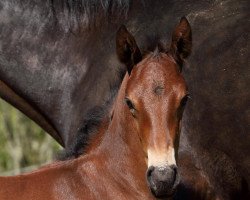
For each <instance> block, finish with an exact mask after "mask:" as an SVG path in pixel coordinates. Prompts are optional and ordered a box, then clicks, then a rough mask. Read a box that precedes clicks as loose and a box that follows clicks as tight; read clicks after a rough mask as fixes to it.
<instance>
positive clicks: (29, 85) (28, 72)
mask: <svg viewBox="0 0 250 200" xmlns="http://www.w3.org/2000/svg"><path fill="white" fill-rule="evenodd" d="M62 2H63V3H65V5H66V7H65V9H66V10H65V9H62V7H61V6H60V5H59V1H55V0H54V1H52V0H51V1H38V0H37V1H30V0H23V1H18V0H12V1H9V0H2V1H1V2H0V80H1V82H0V86H1V83H4V84H5V85H7V86H8V87H9V88H11V89H12V93H11V92H9V91H10V90H9V89H6V88H7V87H1V88H4V90H2V91H0V95H1V96H2V97H3V98H5V99H6V100H8V101H9V102H10V103H13V104H14V105H15V106H17V107H18V108H19V109H21V110H23V112H25V113H27V114H28V115H29V116H31V117H32V118H33V119H34V120H36V121H37V122H38V123H39V124H40V125H41V126H42V127H43V128H44V129H46V130H47V131H48V132H49V133H50V134H52V135H53V136H54V137H55V138H56V139H57V140H58V141H60V142H61V143H62V144H63V145H64V146H66V147H69V146H71V144H72V143H74V138H75V137H76V136H75V135H76V133H77V130H78V129H79V128H80V127H81V125H82V124H84V119H83V117H82V116H85V115H86V113H87V110H89V108H91V107H95V106H99V105H101V104H103V102H104V101H105V100H106V99H108V98H109V91H110V90H109V86H110V84H113V83H116V82H117V80H118V78H117V69H118V68H119V66H120V64H119V62H118V60H117V58H116V56H115V47H114V44H115V32H116V30H117V28H118V27H119V26H120V25H121V24H122V23H125V24H126V25H127V27H128V29H129V30H131V32H132V33H133V34H134V35H135V37H136V40H137V41H138V45H139V47H140V48H144V49H145V47H147V46H150V44H149V38H157V40H161V43H163V44H167V43H168V41H166V38H168V36H169V35H171V34H170V33H169V31H170V30H172V29H173V26H174V24H176V22H177V20H178V19H179V18H180V17H181V16H184V15H186V16H187V18H188V20H189V21H190V24H191V26H192V29H193V47H194V48H193V53H192V56H191V57H190V58H191V59H190V60H189V62H188V63H187V64H186V67H184V68H183V73H184V76H185V78H186V80H187V82H188V86H189V91H190V93H191V95H192V100H191V101H190V102H189V103H188V105H187V109H186V111H185V113H184V118H183V133H182V136H181V137H182V138H181V142H180V158H181V155H182V154H184V155H186V153H187V152H188V154H190V156H191V158H192V161H193V163H195V166H196V167H195V168H198V169H199V170H197V173H196V174H195V173H194V176H195V175H197V176H198V175H199V174H201V175H202V176H201V177H205V179H207V181H208V183H209V188H210V189H211V190H212V191H213V194H215V196H217V197H219V198H221V199H244V198H245V199H247V197H246V196H247V194H246V193H247V184H248V183H249V181H250V171H249V167H250V166H249V165H250V164H249V163H250V158H249V149H250V147H249V141H250V136H249V134H248V133H249V131H248V130H249V124H250V122H249V119H250V117H249V108H248V107H249V106H248V105H249V103H248V102H249V95H250V94H249V84H250V82H249V81H250V78H249V61H248V60H249V59H248V58H249V38H248V34H249V27H250V26H249V2H248V1H246V0H240V1H238V0H228V1H205V0H199V1H198V0H197V1H190V0H187V1H172V0H170V1H160V0H148V1H136V0H135V1H131V2H130V1H119V0H117V1H111V0H104V1H101V2H103V5H101V4H98V2H97V1H92V2H94V5H93V6H91V5H86V6H85V7H84V8H86V9H83V10H85V11H81V9H79V11H77V10H78V6H77V5H80V3H79V4H78V3H76V4H74V2H80V1H62ZM67 2H68V3H67ZM82 2H83V5H84V3H88V2H90V1H82ZM67 10H68V11H69V10H70V12H68V11H67ZM110 10H111V11H110ZM114 10H115V11H114ZM100 11H101V13H102V14H100V16H101V17H100V18H98V17H99V15H98V14H99V12H100ZM82 12H83V13H82ZM92 12H93V13H95V14H93V15H92ZM81 13H82V14H81ZM120 13H121V14H120ZM84 16H88V17H87V18H84ZM91 16H94V17H93V18H91ZM89 17H90V18H89ZM76 19H77V20H76ZM84 19H85V21H84ZM79 20H80V22H81V23H78V22H79ZM92 21H94V22H93V24H95V25H94V26H91V22H92ZM85 22H86V23H85ZM152 30H155V31H154V32H152ZM153 48H154V47H153V46H152V48H151V49H150V50H153ZM118 82H119V80H118ZM13 93H15V94H17V95H19V97H22V98H23V99H24V100H25V103H26V104H25V103H23V102H20V101H16V100H15V99H16V96H13V95H11V94H13ZM27 103H28V104H30V105H31V107H27V106H25V105H27ZM32 109H33V110H35V111H36V112H31V110H32ZM30 113H33V114H30ZM36 113H40V114H41V116H43V120H41V116H38V114H36ZM41 121H43V122H41ZM180 163H181V161H180ZM190 166H191V165H190ZM190 166H189V167H188V168H183V180H189V179H188V178H185V177H186V176H188V173H191V172H189V170H188V169H190V168H191V167H190ZM194 171H195V170H194ZM242 177H244V179H243V178H242ZM184 184H186V185H187V184H189V183H188V182H184ZM183 188H189V187H183ZM188 190H189V191H191V189H188ZM193 190H194V193H199V191H197V190H196V189H193ZM182 194H186V193H185V192H183V193H182ZM244 195H245V196H244ZM197 196H199V195H197ZM212 196H213V195H212ZM177 197H178V198H180V199H185V198H186V199H188V198H189V197H187V196H185V197H183V196H182V195H181V193H179V196H178V195H177ZM202 198H203V199H209V198H208V197H207V196H206V195H203V196H202ZM214 198H215V197H214ZM214 198H211V199H214Z"/></svg>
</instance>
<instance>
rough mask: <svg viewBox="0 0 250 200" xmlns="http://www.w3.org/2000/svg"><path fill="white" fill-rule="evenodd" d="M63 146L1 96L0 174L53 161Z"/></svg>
mask: <svg viewBox="0 0 250 200" xmlns="http://www.w3.org/2000/svg"><path fill="white" fill-rule="evenodd" d="M60 149H61V147H60V145H59V144H58V143H57V142H56V141H55V140H54V139H53V138H52V137H51V136H49V135H48V134H47V133H46V132H45V131H44V130H42V129H41V128H40V127H39V126H38V125H37V124H35V123H34V122H33V121H31V120H30V119H29V118H28V117H26V116H25V115H24V114H22V113H21V112H20V111H18V110H17V109H15V108H14V107H13V106H11V105H9V104H8V103H6V102H5V101H3V100H2V99H1V98H0V175H1V176H8V175H16V174H21V173H23V172H27V171H32V170H34V169H36V168H38V167H40V166H41V165H44V164H46V163H50V162H52V160H53V159H54V158H55V156H56V154H57V153H58V152H59V151H60Z"/></svg>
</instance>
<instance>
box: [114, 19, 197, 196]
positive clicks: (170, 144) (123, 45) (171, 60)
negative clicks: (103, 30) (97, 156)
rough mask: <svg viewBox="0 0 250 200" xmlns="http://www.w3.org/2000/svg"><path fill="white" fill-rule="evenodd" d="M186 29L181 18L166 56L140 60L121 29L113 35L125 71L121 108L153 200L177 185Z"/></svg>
mask: <svg viewBox="0 0 250 200" xmlns="http://www.w3.org/2000/svg"><path fill="white" fill-rule="evenodd" d="M191 38H192V37H191V28H190V25H189V23H188V21H187V19H186V18H182V19H181V21H180V23H179V24H178V25H177V27H176V28H175V30H174V32H173V35H172V44H171V47H170V49H169V51H168V52H159V51H157V52H153V53H150V54H147V55H146V56H145V57H144V58H143V59H142V56H141V53H140V50H139V48H138V46H137V45H136V42H135V39H134V38H133V36H132V35H131V34H130V33H129V32H128V31H127V29H126V28H125V27H124V26H122V27H121V28H120V29H119V30H118V32H117V40H116V42H117V54H118V57H119V59H120V61H121V62H123V63H124V64H125V65H126V66H127V70H128V74H129V79H128V82H127V85H126V91H125V102H126V104H127V111H126V112H128V113H129V112H130V113H129V114H130V115H131V120H133V121H134V123H135V124H136V127H137V128H136V129H137V133H138V137H139V138H140V141H141V144H142V149H143V151H144V153H145V160H146V162H147V165H148V169H147V173H146V176H147V181H148V185H149V187H150V189H151V191H152V193H153V194H154V195H155V196H156V197H159V198H161V197H167V196H171V195H173V194H174V191H175V189H176V186H177V185H178V183H179V176H178V170H177V166H176V156H177V152H178V143H179V132H180V122H181V118H182V113H183V109H184V106H185V103H186V101H187V97H188V91H187V86H186V83H185V80H184V78H183V77H182V75H181V73H180V71H181V65H182V63H183V59H185V58H186V57H188V56H189V54H190V52H191V46H192V44H191V43H192V41H191V40H192V39H191Z"/></svg>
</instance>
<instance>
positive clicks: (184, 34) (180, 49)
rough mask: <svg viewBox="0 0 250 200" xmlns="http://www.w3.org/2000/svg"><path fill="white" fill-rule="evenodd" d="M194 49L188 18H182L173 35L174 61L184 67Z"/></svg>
mask: <svg viewBox="0 0 250 200" xmlns="http://www.w3.org/2000/svg"><path fill="white" fill-rule="evenodd" d="M191 49H192V31H191V26H190V24H189V22H188V20H187V18H186V17H182V18H181V20H180V23H179V24H178V25H177V26H176V27H175V30H174V32H173V34H172V43H171V47H170V52H171V53H172V56H173V57H174V59H175V60H176V61H177V62H178V63H179V64H180V65H182V63H183V61H184V59H185V58H187V57H188V56H189V55H190V53H191Z"/></svg>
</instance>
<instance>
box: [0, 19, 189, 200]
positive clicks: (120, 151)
mask: <svg viewBox="0 0 250 200" xmlns="http://www.w3.org/2000/svg"><path fill="white" fill-rule="evenodd" d="M191 40H192V36H191V28H190V26H189V23H188V21H187V20H186V18H182V19H181V21H180V23H179V24H178V25H177V27H176V28H175V30H174V33H173V36H172V44H171V47H170V49H169V50H168V51H165V50H164V48H162V49H160V48H157V49H156V50H155V51H154V52H150V53H147V54H146V55H142V54H141V52H140V50H139V48H138V46H137V44H136V42H135V39H134V38H133V36H132V35H131V34H130V33H129V32H128V31H127V29H126V28H125V26H122V27H121V28H120V29H119V30H118V32H117V39H116V43H117V54H118V57H119V59H120V60H121V62H123V63H124V64H125V65H126V66H127V74H126V76H125V77H124V79H123V81H122V84H121V87H120V89H119V91H118V94H117V97H116V98H115V100H114V103H113V104H112V106H111V107H110V110H109V112H108V113H107V115H106V117H104V118H103V120H102V123H101V124H100V126H99V128H98V131H97V132H98V133H96V136H95V138H93V140H92V142H91V143H90V144H89V145H88V147H87V150H86V153H85V155H82V156H80V157H79V158H76V159H73V160H68V161H62V162H59V163H55V164H52V165H49V166H47V167H44V168H43V169H41V170H38V171H36V172H33V173H30V174H27V175H20V176H16V177H5V178H4V177H1V178H0V185H1V190H0V199H5V200H8V199H25V200H27V199H43V200H44V199H153V195H154V196H155V197H157V198H167V197H171V196H173V194H174V192H175V191H176V188H177V186H178V183H179V175H178V169H177V165H176V157H177V154H178V146H179V137H180V122H181V118H182V113H183V110H184V107H185V104H186V101H187V98H188V91H187V86H186V83H185V81H184V79H183V77H182V75H181V73H180V71H181V67H182V64H183V61H184V60H183V59H185V58H186V57H187V56H188V55H189V54H190V52H191V46H192V41H191ZM148 186H149V188H148ZM150 190H151V192H152V194H153V195H152V194H151V192H150Z"/></svg>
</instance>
